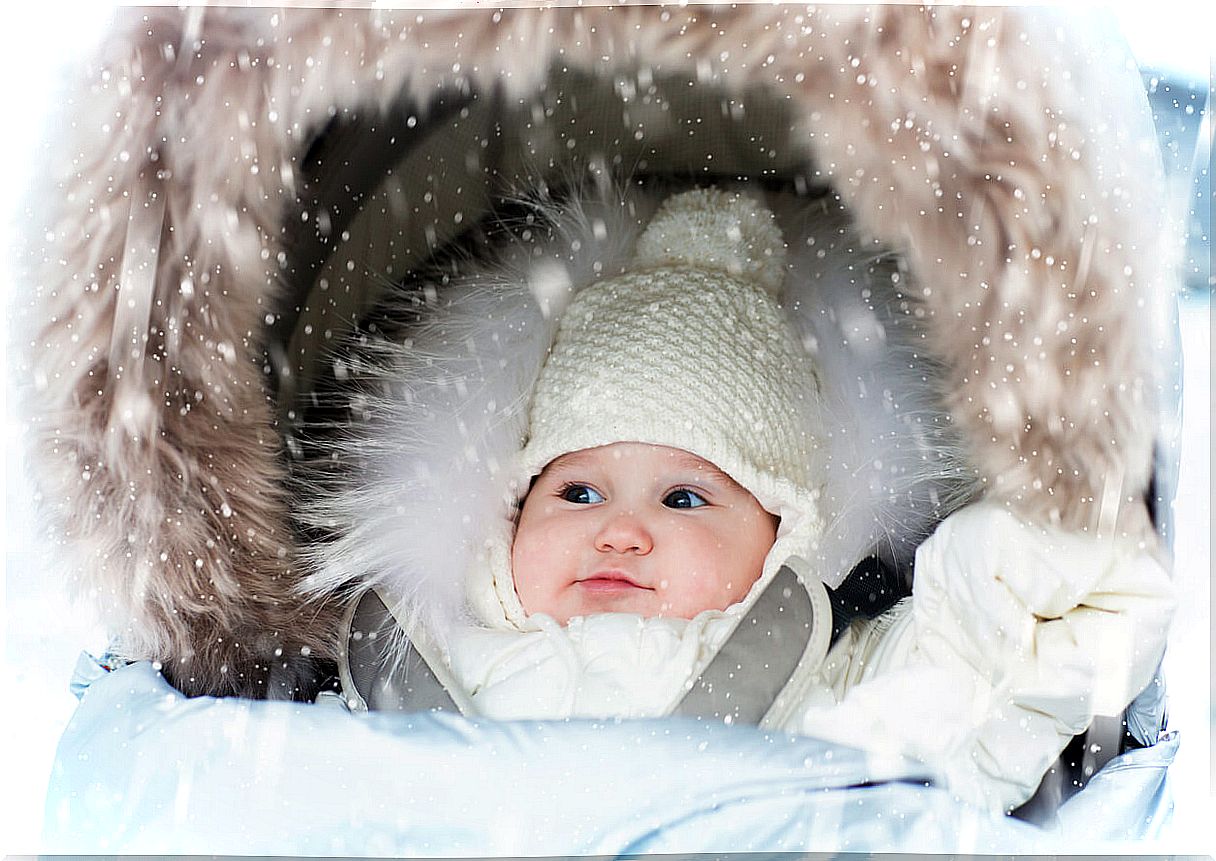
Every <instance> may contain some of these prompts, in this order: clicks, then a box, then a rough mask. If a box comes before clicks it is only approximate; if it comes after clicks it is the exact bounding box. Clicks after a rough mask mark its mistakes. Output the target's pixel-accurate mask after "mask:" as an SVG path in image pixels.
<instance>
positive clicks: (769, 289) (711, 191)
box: [633, 188, 785, 299]
mask: <svg viewBox="0 0 1216 861" xmlns="http://www.w3.org/2000/svg"><path fill="white" fill-rule="evenodd" d="M647 266H655V267H671V266H679V267H683V266H693V267H696V268H699V269H717V270H721V271H723V272H726V273H728V274H730V275H733V276H735V277H738V278H742V279H746V280H748V281H751V282H754V283H755V284H757V285H758V286H760V287H761V288H762V289H763V290H764V291H765V292H766V293H768V294H769V295H770V296H772V297H773V298H774V299H776V298H777V296H778V294H779V293H780V291H781V282H782V279H783V278H784V275H785V241H784V240H783V238H782V236H781V230H780V229H779V228H778V227H777V222H776V219H775V218H774V217H773V213H772V212H770V211H769V209H768V208H767V207H765V206H764V204H762V203H760V202H759V201H758V200H756V199H755V198H752V197H749V196H747V195H743V194H737V193H734V192H729V191H721V190H719V189H716V188H701V189H696V190H694V191H689V192H685V193H683V194H677V195H675V196H674V197H671V198H668V200H667V202H666V203H664V204H663V206H662V208H661V209H660V210H659V212H658V214H657V215H655V217H654V220H653V221H651V222H650V224H649V226H647V228H646V230H645V231H643V233H642V235H641V237H639V239H638V245H637V251H636V253H635V256H634V264H633V268H642V267H647Z"/></svg>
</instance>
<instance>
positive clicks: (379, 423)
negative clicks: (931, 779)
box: [305, 190, 965, 645]
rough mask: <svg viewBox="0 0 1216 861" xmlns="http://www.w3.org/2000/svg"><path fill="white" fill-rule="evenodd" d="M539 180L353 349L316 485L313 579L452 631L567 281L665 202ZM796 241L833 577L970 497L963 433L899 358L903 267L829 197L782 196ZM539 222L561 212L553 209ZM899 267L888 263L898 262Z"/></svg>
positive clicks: (787, 299)
mask: <svg viewBox="0 0 1216 861" xmlns="http://www.w3.org/2000/svg"><path fill="white" fill-rule="evenodd" d="M619 194H621V192H619V191H611V192H609V193H607V194H604V193H603V192H602V191H596V192H589V193H587V194H586V195H585V196H582V197H575V198H574V199H573V200H571V201H568V202H563V203H554V202H552V201H549V200H541V201H539V202H537V203H536V204H535V205H536V207H537V209H536V212H537V216H538V217H537V218H536V224H537V226H536V227H535V228H533V229H531V230H529V231H527V232H519V233H517V235H516V238H514V239H513V240H512V241H511V242H510V243H509V244H508V245H507V246H506V247H504V248H502V249H501V250H500V252H499V253H497V254H495V255H494V257H493V259H489V260H483V259H475V260H469V261H467V264H466V265H464V266H463V267H462V271H461V274H460V275H459V276H458V277H457V278H455V279H453V282H452V283H449V284H445V285H443V287H442V290H441V291H439V290H431V289H429V288H424V289H423V290H422V291H421V295H418V294H410V295H409V296H407V297H406V298H405V301H411V302H414V303H416V304H418V305H419V308H420V310H419V322H418V324H417V325H416V327H415V328H414V329H413V330H412V332H411V333H410V334H411V336H410V337H409V338H408V339H406V340H404V341H401V342H390V341H388V340H383V339H382V340H380V341H377V342H373V343H371V344H369V345H367V346H366V348H363V349H361V350H360V351H359V355H358V358H357V359H356V360H355V361H354V362H353V363H352V372H353V374H354V376H355V378H356V380H357V381H358V384H357V389H356V393H355V394H354V395H352V401H351V416H352V419H353V421H352V423H351V424H350V425H348V426H344V427H343V428H342V429H341V432H340V434H339V435H338V437H337V439H336V440H335V442H334V443H333V446H334V448H333V454H334V455H335V456H336V457H338V458H344V459H345V464H344V467H343V470H344V475H343V476H341V477H340V479H339V482H340V490H339V491H338V492H337V493H328V492H321V491H318V492H316V493H313V494H310V496H311V497H312V498H313V501H312V502H310V503H309V504H308V505H307V506H306V511H305V515H306V519H307V520H308V521H309V522H310V523H312V524H313V525H315V526H319V527H322V528H324V529H326V530H329V531H331V532H332V533H333V535H334V538H333V540H332V541H330V542H326V543H321V544H319V545H318V546H316V547H315V548H314V549H313V551H312V557H313V558H312V561H313V562H314V565H315V569H314V570H315V573H313V574H312V576H311V577H310V578H309V579H308V581H307V583H306V584H305V585H306V589H307V590H308V591H309V592H310V593H311V594H313V595H336V594H341V593H343V592H347V591H349V590H353V589H356V588H358V587H359V586H374V587H378V588H380V590H381V591H382V593H384V594H385V595H386V597H387V598H388V600H389V601H390V602H392V603H393V604H394V605H395V606H393V610H394V613H395V615H396V616H397V618H399V619H404V620H408V621H407V623H406V627H407V629H413V627H414V626H415V625H418V624H421V625H422V626H423V627H424V628H425V629H426V630H427V631H428V632H429V633H430V634H431V635H432V636H434V637H435V638H437V639H438V640H439V643H440V645H442V644H443V643H444V642H445V641H446V638H447V635H448V634H449V633H450V632H451V630H452V626H453V625H454V624H457V623H461V622H464V621H467V620H468V618H469V616H470V615H471V614H470V612H469V610H470V607H469V605H468V603H467V599H466V589H465V584H466V577H467V575H468V573H469V571H470V566H472V565H475V564H478V563H477V557H478V555H479V553H480V552H481V551H482V549H483V548H484V547H485V546H486V541H487V536H488V535H490V534H492V533H493V531H494V530H501V529H506V530H509V529H510V528H511V524H510V519H511V517H512V516H513V513H514V507H513V506H514V503H515V500H516V499H518V497H519V496H520V495H521V494H522V492H523V491H524V490H525V488H520V487H513V486H511V483H512V475H511V471H510V469H509V468H508V467H509V465H510V463H511V462H512V460H513V458H514V457H515V456H516V455H517V454H518V452H519V450H520V448H521V447H522V444H523V443H524V441H525V433H526V427H527V412H528V406H529V399H530V394H531V391H532V388H533V385H534V383H535V381H536V378H537V375H538V373H539V371H540V368H541V366H542V364H543V362H544V359H545V356H546V354H547V351H548V349H549V347H550V344H551V342H552V338H553V334H554V329H555V322H556V319H557V317H558V316H559V314H560V311H561V308H562V307H564V304H565V302H566V300H567V299H568V297H569V296H570V295H571V294H572V293H573V292H574V291H577V290H578V289H580V288H581V287H583V286H585V285H587V284H589V283H592V282H594V281H595V280H598V279H600V278H602V277H605V276H607V275H610V274H612V273H613V272H616V271H619V269H620V268H621V267H622V266H623V265H625V264H626V263H628V261H629V260H630V258H631V255H632V253H633V245H634V242H635V241H636V239H637V236H638V234H639V232H640V231H641V229H642V228H643V227H644V226H645V224H646V223H647V220H648V217H649V213H650V212H652V211H653V210H654V208H655V207H656V205H657V204H658V202H659V197H658V196H656V195H655V194H654V193H653V192H646V191H636V190H634V191H631V192H630V193H629V194H628V196H627V197H625V198H623V199H622V198H619V197H618V196H617V195H619ZM768 202H769V204H770V206H772V207H773V208H774V211H775V212H776V213H777V214H778V218H779V219H780V220H781V221H782V222H783V223H782V226H783V228H784V230H785V235H786V241H787V243H788V244H789V246H790V264H789V268H788V271H787V276H786V282H785V290H784V293H783V296H782V302H783V305H784V307H785V309H786V311H787V313H788V315H789V317H790V319H791V324H792V325H793V327H794V329H795V331H796V332H797V333H798V335H799V336H800V337H801V339H802V341H803V343H804V344H805V345H806V346H807V347H808V349H809V350H810V352H811V353H812V355H813V356H814V358H815V361H816V363H817V366H818V371H819V373H820V375H821V379H820V385H821V389H822V392H823V396H824V402H825V405H826V407H827V410H828V416H827V421H826V424H827V427H828V433H827V436H826V439H825V440H824V448H823V449H822V450H821V451H820V452H818V453H817V454H816V458H817V459H822V461H823V462H824V463H825V465H826V469H827V473H826V486H825V488H824V492H823V502H824V515H825V520H826V522H827V525H828V529H827V532H826V534H825V535H824V536H823V538H822V540H821V542H820V547H819V554H818V558H817V559H813V560H812V564H813V565H814V566H815V568H816V570H817V571H818V573H819V576H820V577H821V579H823V580H824V581H825V582H827V583H828V584H829V585H836V584H838V583H839V582H840V580H841V579H842V578H843V577H844V576H845V575H847V574H848V572H849V571H850V570H851V568H852V566H853V565H854V564H856V562H858V561H859V560H860V559H861V558H863V557H864V556H867V555H870V554H872V553H874V552H876V551H877V552H878V553H879V554H880V555H882V556H884V557H886V558H888V559H895V560H897V561H899V562H902V563H906V562H907V561H908V560H909V559H910V556H911V552H912V550H913V549H914V547H915V545H916V544H918V543H919V541H920V540H921V539H922V538H923V537H924V536H925V535H927V534H928V532H929V531H930V530H931V529H932V527H933V525H934V524H935V523H936V522H937V521H938V520H940V519H941V518H942V517H944V516H945V515H946V514H947V513H949V511H950V510H952V509H953V508H954V507H956V506H957V505H958V504H959V503H960V502H961V501H962V499H963V498H964V496H965V491H963V490H962V489H961V487H962V485H961V484H960V481H959V477H960V475H961V474H962V470H961V469H960V468H959V467H958V464H959V462H960V457H959V452H958V450H957V446H956V445H955V444H954V443H953V442H951V440H952V439H953V437H952V434H951V433H950V430H949V428H948V426H947V424H946V422H947V420H946V418H945V411H944V409H943V408H942V407H941V406H939V405H938V400H937V397H936V392H935V386H936V380H935V379H933V378H932V376H931V375H927V374H925V372H924V369H923V363H921V364H917V365H916V366H915V367H913V366H912V365H911V364H910V363H908V362H907V361H905V359H906V356H905V351H906V350H910V349H912V342H913V340H914V339H915V337H916V334H917V331H918V328H917V327H916V326H915V325H914V318H913V316H912V314H911V312H910V311H909V310H908V309H907V307H906V306H905V307H904V308H902V309H901V308H900V307H899V304H898V299H897V298H896V296H897V294H898V291H899V288H900V286H901V285H900V284H899V283H898V279H897V278H896V279H892V278H891V277H890V274H889V272H888V270H890V271H896V270H894V269H893V267H891V266H889V265H888V266H885V267H884V265H883V264H882V261H881V260H880V259H879V258H880V257H881V255H880V254H879V253H878V252H877V251H876V250H875V249H873V248H870V247H867V246H865V245H864V244H863V242H862V240H861V239H860V238H859V237H857V236H856V235H855V234H854V233H853V232H852V231H851V229H850V228H849V221H848V218H847V216H846V214H845V213H844V211H843V208H842V206H841V204H840V203H839V201H838V199H837V198H835V197H831V198H827V199H825V200H821V201H810V202H808V201H807V200H804V199H800V198H796V197H794V196H792V195H790V196H788V197H782V196H776V197H774V198H773V199H771V200H770V201H768ZM545 225H548V227H547V228H546V227H545ZM884 273H886V274H884Z"/></svg>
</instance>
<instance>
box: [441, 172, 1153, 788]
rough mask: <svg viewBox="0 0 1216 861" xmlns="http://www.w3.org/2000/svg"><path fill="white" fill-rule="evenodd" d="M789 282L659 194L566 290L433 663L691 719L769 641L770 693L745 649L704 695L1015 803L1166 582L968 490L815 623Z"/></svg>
mask: <svg viewBox="0 0 1216 861" xmlns="http://www.w3.org/2000/svg"><path fill="white" fill-rule="evenodd" d="M785 277H786V268H785V244H784V240H783V237H782V235H781V233H780V231H779V229H778V227H777V225H776V221H775V219H774V217H773V215H772V213H771V212H769V210H767V209H766V208H765V207H764V206H763V205H761V204H760V203H759V202H757V201H755V200H753V199H751V198H748V197H745V196H740V195H735V194H731V193H727V192H723V191H719V190H714V189H708V190H697V191H692V192H687V193H685V194H680V195H676V196H674V197H672V198H669V199H668V200H667V201H666V202H665V203H664V205H663V206H662V208H661V209H660V211H659V212H658V214H657V215H656V216H655V217H654V218H653V219H652V220H651V222H650V223H649V225H648V226H647V227H646V229H645V230H644V232H643V233H642V234H641V235H640V237H639V238H638V241H637V244H636V248H635V251H634V256H633V259H632V262H631V263H630V264H629V265H628V266H626V267H625V269H624V270H623V271H621V272H619V273H618V274H615V275H612V276H608V277H603V278H601V279H600V280H596V281H594V282H593V283H591V284H589V285H587V286H586V287H584V288H583V289H582V290H580V291H579V292H577V294H575V295H574V297H573V298H572V299H571V301H570V304H569V307H568V308H566V309H565V310H564V313H562V314H561V317H560V321H559V324H558V328H557V332H556V336H555V338H554V340H553V343H552V347H551V349H550V351H549V353H548V356H547V358H546V359H545V361H544V364H543V367H542V368H541V370H540V374H539V377H538V378H537V379H536V381H535V385H534V386H532V387H531V396H532V400H531V405H530V411H529V414H528V425H527V439H526V442H525V444H524V445H523V446H522V449H521V450H519V452H518V456H517V457H516V458H515V461H514V462H513V464H511V466H510V471H511V472H512V475H511V480H512V481H513V482H514V487H515V488H517V491H518V492H517V495H518V496H522V497H523V502H522V506H521V507H520V508H519V509H518V510H517V511H514V512H512V514H511V516H508V517H504V518H503V519H502V523H501V524H500V528H497V529H495V530H493V531H492V534H491V535H490V537H489V539H488V541H487V543H486V546H485V552H484V553H483V554H482V556H481V557H480V558H479V559H478V561H477V564H475V565H474V566H473V568H472V570H471V571H470V572H469V575H468V580H467V597H468V604H469V606H470V608H471V609H472V611H473V615H474V616H475V619H474V623H473V624H469V625H465V626H464V627H463V628H462V629H461V630H460V631H459V632H458V633H457V634H456V635H455V636H452V637H450V638H449V641H448V642H447V644H446V646H445V648H444V655H443V664H444V666H443V667H442V671H443V673H444V674H445V675H446V676H447V681H448V685H449V687H450V688H452V689H453V690H454V691H457V692H458V696H459V702H460V703H461V704H462V707H465V708H466V710H467V711H471V712H475V713H478V714H483V715H486V716H489V717H495V718H564V717H574V716H580V717H655V716H663V715H669V714H673V713H676V714H680V713H684V712H682V711H679V709H680V708H681V705H682V703H684V702H685V700H686V697H688V696H689V695H690V691H691V690H693V689H694V687H696V685H697V684H698V680H699V679H702V678H703V674H705V673H707V672H709V671H710V669H711V664H712V663H713V662H714V659H715V656H717V655H718V654H719V653H720V652H722V651H723V650H724V649H726V648H728V643H734V642H736V637H735V635H736V633H737V632H741V633H742V634H747V633H748V632H749V631H753V632H754V631H756V630H758V631H759V632H760V633H761V635H764V634H765V632H769V636H767V638H764V637H762V638H761V639H760V640H758V641H757V640H751V641H745V642H747V643H748V645H746V647H741V648H744V651H745V652H749V653H752V654H754V653H755V652H756V651H760V652H762V654H761V655H760V660H759V661H758V662H757V664H756V666H757V667H760V668H763V669H764V671H767V668H768V667H769V665H776V664H779V663H780V662H781V661H783V660H784V661H786V662H787V666H788V668H789V669H788V670H787V671H786V672H785V675H784V676H783V677H782V678H781V679H780V683H779V684H777V685H776V686H774V687H773V688H772V690H770V691H768V692H767V693H763V694H761V693H757V688H758V687H761V688H762V687H763V686H757V685H755V684H753V682H754V678H753V676H754V674H755V673H758V672H761V670H760V669H756V670H753V669H751V668H749V667H745V663H744V660H743V659H742V658H739V659H738V661H737V662H736V658H737V657H738V656H739V655H740V654H742V653H741V652H738V651H735V652H731V655H732V657H731V662H735V663H733V665H734V666H736V667H737V668H738V669H737V672H735V673H734V674H733V675H732V674H729V673H728V674H727V676H726V677H725V680H719V681H718V682H716V683H715V684H716V685H717V686H718V687H719V688H721V687H726V688H728V690H727V691H726V693H728V694H731V695H733V696H735V699H747V698H752V699H755V698H756V697H761V698H762V699H763V702H761V703H759V705H758V707H757V709H756V710H755V715H756V720H757V721H758V722H759V724H760V725H761V726H763V727H766V728H771V729H781V730H788V731H794V732H801V733H806V734H811V735H815V736H819V737H823V738H826V739H829V740H834V741H838V742H841V743H844V744H849V745H853V746H858V747H864V748H869V749H871V750H876V751H881V752H890V753H898V754H905V755H911V756H914V757H919V758H922V759H924V760H925V761H927V762H929V763H930V764H931V765H933V766H934V767H935V768H937V770H938V771H939V772H940V773H942V774H943V775H944V777H945V779H946V781H947V783H948V785H949V786H950V787H951V788H952V789H953V790H954V791H955V792H956V793H957V794H959V795H960V796H962V797H964V798H967V799H968V800H970V801H972V802H974V803H976V804H980V805H983V806H986V807H989V808H992V809H996V810H1008V809H1011V808H1012V807H1014V806H1016V805H1018V804H1020V803H1021V802H1023V801H1025V800H1026V799H1027V798H1028V797H1030V795H1031V794H1032V793H1033V792H1034V790H1035V788H1036V787H1037V785H1038V783H1039V780H1040V778H1041V777H1042V775H1043V774H1044V773H1045V772H1046V770H1047V769H1048V768H1049V767H1050V766H1051V764H1052V763H1053V762H1054V761H1055V759H1056V757H1058V756H1059V754H1060V751H1061V750H1062V749H1063V747H1064V746H1065V745H1066V744H1067V743H1068V741H1069V740H1070V739H1071V738H1072V737H1073V736H1074V735H1075V734H1078V733H1080V732H1082V731H1083V730H1085V729H1086V727H1087V726H1088V725H1089V723H1090V721H1091V720H1092V719H1093V717H1094V715H1096V714H1118V713H1119V712H1120V711H1121V710H1122V709H1123V708H1124V707H1125V706H1126V704H1127V703H1128V702H1129V701H1130V700H1131V698H1132V697H1133V696H1135V694H1137V693H1138V692H1139V691H1140V690H1141V689H1142V688H1143V687H1144V686H1145V685H1146V684H1147V683H1148V682H1149V680H1150V678H1151V676H1152V673H1153V671H1154V668H1155V666H1156V663H1157V661H1158V659H1159V657H1160V654H1161V650H1162V647H1163V644H1164V636H1165V630H1166V626H1167V624H1168V620H1169V617H1170V612H1171V607H1172V605H1171V599H1170V597H1169V596H1170V589H1169V580H1168V576H1167V575H1166V573H1165V572H1164V571H1163V570H1162V569H1161V567H1160V566H1159V565H1158V564H1157V563H1156V562H1155V561H1154V560H1153V559H1152V558H1151V556H1150V555H1149V554H1147V553H1145V552H1144V551H1143V550H1142V549H1141V548H1137V547H1134V546H1127V545H1126V544H1125V543H1123V542H1121V541H1120V540H1118V539H1099V538H1098V537H1096V536H1093V535H1088V534H1073V533H1067V532H1064V531H1062V530H1058V529H1050V528H1044V527H1039V526H1034V525H1030V524H1027V523H1025V522H1022V521H1021V520H1019V519H1018V518H1017V517H1015V516H1014V515H1013V514H1012V513H1010V512H1009V511H1008V510H1006V509H1005V508H1004V507H1002V506H1001V505H999V504H996V503H994V502H986V501H982V502H980V503H977V504H974V505H971V506H969V507H967V508H964V509H962V510H960V511H957V512H955V513H954V514H952V515H951V516H950V517H948V518H947V519H946V520H945V521H943V522H942V523H941V524H940V526H939V527H938V528H937V530H936V531H935V532H934V534H933V535H932V536H931V537H930V538H929V539H928V540H926V541H925V542H924V543H923V544H922V545H921V546H920V548H919V550H918V551H917V554H916V561H915V569H916V579H915V585H914V587H913V594H912V596H911V597H910V598H906V599H904V600H902V601H900V602H899V603H898V604H896V605H895V606H894V607H893V608H891V609H889V610H887V611H886V612H881V613H876V614H872V615H874V618H870V617H869V616H870V615H871V614H866V613H862V614H860V615H859V617H858V618H856V619H853V620H849V621H848V623H845V624H842V623H841V620H839V619H836V620H834V619H833V618H832V611H831V609H830V604H829V600H828V598H827V595H826V590H825V587H824V584H823V581H825V580H827V581H829V582H831V580H832V578H833V577H834V576H836V575H838V574H839V572H834V571H827V570H817V569H816V567H815V566H816V565H819V566H821V567H822V566H823V562H822V559H823V556H822V554H817V552H816V551H817V548H818V547H819V546H820V543H821V541H823V540H824V537H825V535H824V517H823V515H822V513H821V510H820V506H821V496H822V488H823V475H824V464H823V462H822V458H823V457H824V453H823V450H822V448H823V447H822V445H821V443H822V440H823V439H824V434H825V431H824V424H825V417H824V407H823V404H822V401H821V394H820V392H819V383H818V374H817V370H816V367H815V363H814V361H813V360H812V358H811V356H810V355H809V354H808V352H807V350H806V349H805V348H804V346H803V344H802V343H801V341H800V340H799V339H798V338H797V337H796V336H795V334H794V333H793V331H792V328H791V326H790V324H789V321H788V319H787V318H786V316H785V313H784V311H783V309H782V307H781V305H780V304H779V301H778V300H779V296H780V291H781V288H782V283H783V280H784V278H785ZM855 561H856V560H855ZM778 578H784V579H780V580H779V579H778ZM836 579H837V580H838V579H839V577H836ZM770 585H771V586H773V587H774V588H773V589H772V590H770V589H769V587H770ZM773 592H775V593H777V594H776V595H775V596H774V595H773V594H772V593H773ZM803 593H805V594H803ZM770 599H771V600H770ZM797 606H806V607H808V608H810V611H808V612H807V615H806V616H805V619H804V621H801V622H799V623H798V624H797V625H796V626H795V630H794V631H793V633H790V632H789V630H788V629H786V630H784V631H783V632H782V633H780V634H778V633H776V627H775V626H777V625H778V624H779V623H780V622H781V621H782V619H781V617H790V616H792V615H793V614H794V612H795V608H796V607H797ZM766 613H767V614H768V615H767V616H765V615H764V614H766ZM799 618H803V617H799ZM834 622H835V623H836V624H833V623H834ZM753 623H755V624H753ZM770 624H771V625H773V626H774V627H773V628H772V629H770V627H769V626H770ZM791 644H792V645H791ZM790 648H792V649H793V650H794V651H793V653H792V654H790V653H789V649H790ZM732 686H737V688H736V689H733V690H732V689H731V688H732Z"/></svg>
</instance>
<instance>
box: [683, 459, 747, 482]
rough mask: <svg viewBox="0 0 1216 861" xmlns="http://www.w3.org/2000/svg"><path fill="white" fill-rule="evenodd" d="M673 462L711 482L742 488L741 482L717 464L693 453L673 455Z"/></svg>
mask: <svg viewBox="0 0 1216 861" xmlns="http://www.w3.org/2000/svg"><path fill="white" fill-rule="evenodd" d="M672 460H674V461H675V462H676V466H677V467H679V468H681V469H688V470H693V471H695V472H698V473H700V474H701V475H703V476H705V477H707V478H709V479H710V480H717V481H722V482H726V483H727V484H730V485H732V486H734V487H742V485H740V484H739V482H737V481H735V480H734V479H733V478H731V477H730V476H729V475H727V474H726V473H725V472H723V471H722V469H721V468H720V467H719V466H718V465H717V464H715V463H712V462H711V461H708V460H705V459H704V458H700V457H697V456H696V455H695V454H693V453H692V452H688V451H680V452H678V453H677V454H673V455H672Z"/></svg>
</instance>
